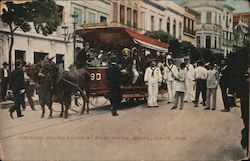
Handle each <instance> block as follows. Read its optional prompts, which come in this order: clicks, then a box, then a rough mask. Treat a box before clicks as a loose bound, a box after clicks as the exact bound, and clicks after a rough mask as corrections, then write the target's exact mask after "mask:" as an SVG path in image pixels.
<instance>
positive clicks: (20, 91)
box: [9, 61, 25, 119]
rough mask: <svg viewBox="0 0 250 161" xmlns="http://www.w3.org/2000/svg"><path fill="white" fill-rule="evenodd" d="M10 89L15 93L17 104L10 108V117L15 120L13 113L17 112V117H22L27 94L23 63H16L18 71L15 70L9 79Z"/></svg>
mask: <svg viewBox="0 0 250 161" xmlns="http://www.w3.org/2000/svg"><path fill="white" fill-rule="evenodd" d="M9 84H10V89H11V90H12V91H13V95H14V100H15V104H14V106H12V107H10V109H9V112H10V117H11V118H12V119H13V112H14V111H16V113H17V117H22V116H23V115H22V112H21V107H20V106H21V104H22V102H23V99H24V93H25V81H24V74H23V71H22V62H21V61H17V62H16V69H15V70H13V71H12V72H11V74H10V78H9Z"/></svg>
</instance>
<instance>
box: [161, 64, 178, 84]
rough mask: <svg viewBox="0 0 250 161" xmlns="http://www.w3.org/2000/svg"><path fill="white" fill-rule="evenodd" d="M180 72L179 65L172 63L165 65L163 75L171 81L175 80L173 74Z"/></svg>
mask: <svg viewBox="0 0 250 161" xmlns="http://www.w3.org/2000/svg"><path fill="white" fill-rule="evenodd" d="M177 72H178V69H177V67H176V66H175V65H174V64H172V65H168V64H167V65H166V66H165V67H164V75H163V79H164V80H166V81H169V82H172V81H174V77H173V75H176V73H177Z"/></svg>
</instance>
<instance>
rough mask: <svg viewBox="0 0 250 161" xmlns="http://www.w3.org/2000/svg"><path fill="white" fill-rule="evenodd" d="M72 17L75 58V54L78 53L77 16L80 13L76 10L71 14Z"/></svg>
mask: <svg viewBox="0 0 250 161" xmlns="http://www.w3.org/2000/svg"><path fill="white" fill-rule="evenodd" d="M71 17H72V18H73V43H74V49H73V51H74V59H75V55H76V33H75V31H76V24H77V17H78V14H77V13H76V12H75V11H74V13H73V14H72V15H71Z"/></svg>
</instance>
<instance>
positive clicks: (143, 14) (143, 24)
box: [141, 12, 145, 30]
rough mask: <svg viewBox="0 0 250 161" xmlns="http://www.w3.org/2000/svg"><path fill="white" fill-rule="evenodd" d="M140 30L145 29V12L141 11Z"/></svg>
mask: <svg viewBox="0 0 250 161" xmlns="http://www.w3.org/2000/svg"><path fill="white" fill-rule="evenodd" d="M141 19H142V20H141V22H142V30H145V12H142V13H141Z"/></svg>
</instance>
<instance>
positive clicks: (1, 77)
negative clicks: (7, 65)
mask: <svg viewBox="0 0 250 161" xmlns="http://www.w3.org/2000/svg"><path fill="white" fill-rule="evenodd" d="M7 71H8V77H9V76H10V71H9V70H8V69H7ZM3 77H4V72H3V68H0V79H1V80H2V79H3Z"/></svg>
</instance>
